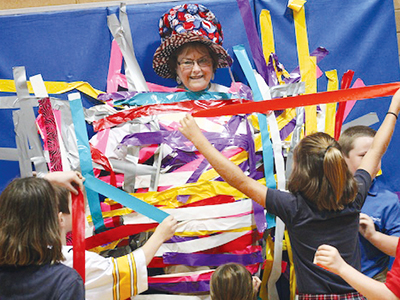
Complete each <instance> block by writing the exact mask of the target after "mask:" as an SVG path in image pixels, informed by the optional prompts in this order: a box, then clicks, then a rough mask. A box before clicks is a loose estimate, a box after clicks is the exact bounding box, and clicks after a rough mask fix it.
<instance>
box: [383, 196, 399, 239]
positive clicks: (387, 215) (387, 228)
mask: <svg viewBox="0 0 400 300" xmlns="http://www.w3.org/2000/svg"><path fill="white" fill-rule="evenodd" d="M389 196H390V197H393V199H388V201H387V202H388V203H390V204H391V205H390V206H389V207H387V209H385V211H384V215H383V218H382V219H383V222H384V228H383V231H384V232H383V233H385V234H387V235H394V236H400V202H399V199H398V197H397V195H396V194H394V193H392V192H388V197H389ZM384 201H386V199H385V200H384Z"/></svg>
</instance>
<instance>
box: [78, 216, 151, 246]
mask: <svg viewBox="0 0 400 300" xmlns="http://www.w3.org/2000/svg"><path fill="white" fill-rule="evenodd" d="M157 225H158V223H150V224H135V225H123V226H119V227H117V228H114V229H110V230H107V231H104V232H102V233H99V234H96V235H94V236H91V237H89V238H87V239H86V250H89V249H92V248H95V247H97V246H101V245H104V244H108V243H111V242H113V241H116V240H118V239H122V238H124V237H127V236H130V235H134V234H137V233H139V232H143V231H146V230H149V229H152V228H154V227H156V226H157ZM74 238H75V237H74ZM74 241H75V240H74ZM74 251H75V250H74Z"/></svg>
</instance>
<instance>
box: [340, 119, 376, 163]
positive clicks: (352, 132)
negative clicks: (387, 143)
mask: <svg viewBox="0 0 400 300" xmlns="http://www.w3.org/2000/svg"><path fill="white" fill-rule="evenodd" d="M375 134H376V130H375V129H372V128H371V127H368V126H364V125H357V126H353V127H349V128H347V129H346V130H345V131H343V132H342V133H341V134H340V138H339V144H340V146H341V147H342V152H343V154H344V155H345V156H346V157H349V153H350V151H351V150H353V149H354V141H355V140H356V139H358V138H360V137H371V138H373V137H374V136H375Z"/></svg>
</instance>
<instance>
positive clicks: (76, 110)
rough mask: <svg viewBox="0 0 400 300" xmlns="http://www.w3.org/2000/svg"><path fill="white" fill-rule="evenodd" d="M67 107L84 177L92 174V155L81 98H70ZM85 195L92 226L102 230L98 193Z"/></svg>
mask: <svg viewBox="0 0 400 300" xmlns="http://www.w3.org/2000/svg"><path fill="white" fill-rule="evenodd" d="M69 107H70V109H71V114H72V121H73V123H74V128H75V135H76V140H77V144H78V152H79V163H80V166H81V172H82V175H83V176H84V177H85V178H86V177H88V174H90V175H94V173H93V165H92V155H91V154H90V146H89V138H88V135H87V129H86V123H85V117H84V115H83V107H82V100H81V99H80V98H78V99H72V100H70V101H69ZM86 195H87V199H88V203H89V209H90V214H91V215H92V220H93V224H94V227H95V228H96V231H103V230H104V228H105V226H104V220H103V216H102V214H101V206H100V199H99V195H98V194H97V193H96V192H94V191H92V190H87V191H86Z"/></svg>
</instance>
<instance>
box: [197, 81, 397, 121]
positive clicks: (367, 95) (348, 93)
mask: <svg viewBox="0 0 400 300" xmlns="http://www.w3.org/2000/svg"><path fill="white" fill-rule="evenodd" d="M399 88H400V82H393V83H387V84H378V85H371V86H365V87H359V88H354V89H346V90H338V91H329V92H322V93H315V94H307V95H300V96H294V97H287V98H279V99H274V100H263V101H259V102H248V103H243V104H232V105H228V106H223V107H219V108H211V109H205V110H201V111H197V112H195V113H194V114H193V117H217V116H223V115H235V114H236V115H237V114H249V113H253V112H258V113H265V112H267V111H269V110H282V109H287V108H293V107H299V106H308V105H316V104H324V103H334V102H344V101H350V100H363V99H371V98H377V97H387V96H393V95H394V93H395V92H396V91H397V90H398V89H399Z"/></svg>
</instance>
